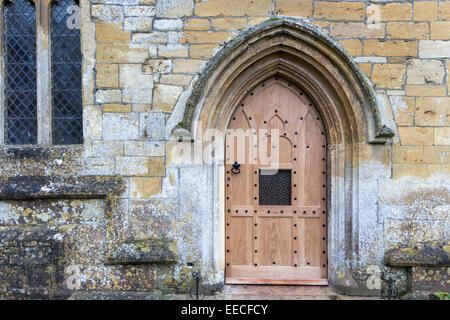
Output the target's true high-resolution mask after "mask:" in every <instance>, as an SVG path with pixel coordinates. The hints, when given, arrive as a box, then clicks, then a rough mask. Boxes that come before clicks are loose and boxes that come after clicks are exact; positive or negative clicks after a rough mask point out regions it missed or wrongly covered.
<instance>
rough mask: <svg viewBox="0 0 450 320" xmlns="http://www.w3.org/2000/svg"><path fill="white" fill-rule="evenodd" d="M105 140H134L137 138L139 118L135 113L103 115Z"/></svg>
mask: <svg viewBox="0 0 450 320" xmlns="http://www.w3.org/2000/svg"><path fill="white" fill-rule="evenodd" d="M103 138H104V139H105V140H134V139H138V138H139V116H138V114H136V113H105V114H103Z"/></svg>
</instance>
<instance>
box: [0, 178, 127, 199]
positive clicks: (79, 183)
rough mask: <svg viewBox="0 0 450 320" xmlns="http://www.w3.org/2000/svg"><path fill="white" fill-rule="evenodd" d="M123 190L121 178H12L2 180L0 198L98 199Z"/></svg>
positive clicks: (0, 180)
mask: <svg viewBox="0 0 450 320" xmlns="http://www.w3.org/2000/svg"><path fill="white" fill-rule="evenodd" d="M122 189H123V182H122V179H121V178H119V177H105V176H85V177H76V178H74V177H68V178H63V177H44V176H24V177H12V178H3V179H0V200H3V201H4V200H33V199H95V198H106V197H108V196H113V195H118V194H119V193H120V192H121V191H122Z"/></svg>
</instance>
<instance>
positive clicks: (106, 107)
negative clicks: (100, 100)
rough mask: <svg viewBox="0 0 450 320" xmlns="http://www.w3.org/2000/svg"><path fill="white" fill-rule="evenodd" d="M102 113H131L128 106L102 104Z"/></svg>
mask: <svg viewBox="0 0 450 320" xmlns="http://www.w3.org/2000/svg"><path fill="white" fill-rule="evenodd" d="M102 107H103V112H131V105H130V104H121V103H110V104H104V105H103V106H102Z"/></svg>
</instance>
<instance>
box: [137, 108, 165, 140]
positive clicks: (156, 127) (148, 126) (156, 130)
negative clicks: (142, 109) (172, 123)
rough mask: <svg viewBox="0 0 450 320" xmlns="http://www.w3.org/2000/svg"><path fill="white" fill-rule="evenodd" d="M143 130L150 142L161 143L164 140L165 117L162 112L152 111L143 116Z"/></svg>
mask: <svg viewBox="0 0 450 320" xmlns="http://www.w3.org/2000/svg"><path fill="white" fill-rule="evenodd" d="M142 122H143V125H144V130H145V132H146V135H147V138H148V139H149V140H151V141H161V140H164V138H165V135H164V133H165V127H166V116H165V114H164V113H163V112H155V111H152V112H150V113H148V114H146V115H145V116H144V119H143V121H142Z"/></svg>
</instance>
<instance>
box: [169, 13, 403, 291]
mask: <svg viewBox="0 0 450 320" xmlns="http://www.w3.org/2000/svg"><path fill="white" fill-rule="evenodd" d="M275 76H279V77H282V78H284V79H286V80H287V81H289V82H290V83H292V84H294V85H295V86H297V87H299V88H301V90H302V92H304V93H305V94H306V95H308V97H309V98H310V99H311V100H312V101H313V103H314V106H315V107H316V108H317V111H318V112H319V113H320V114H321V117H322V119H323V122H324V125H325V128H326V131H327V139H328V155H327V185H328V188H327V207H328V211H327V212H328V214H327V219H328V224H327V225H328V227H327V234H328V237H327V239H328V240H327V247H328V250H327V254H328V281H329V284H330V285H331V286H333V287H334V288H341V289H342V290H341V291H342V292H350V291H351V290H352V289H353V290H354V289H355V288H357V287H359V282H358V281H359V280H357V279H358V278H359V277H358V272H359V271H358V270H359V268H360V266H361V263H362V264H364V263H365V259H366V258H365V257H366V254H365V252H363V251H362V250H364V249H361V248H362V247H363V246H360V240H359V234H360V231H361V230H363V229H364V228H363V227H361V226H362V225H361V226H360V222H359V221H361V219H360V217H361V216H363V215H364V214H365V212H360V208H361V209H362V207H361V199H360V198H361V197H360V196H359V195H360V193H361V192H360V189H361V188H362V186H363V185H364V180H363V179H364V178H363V175H360V169H359V168H360V167H359V165H360V164H361V161H362V160H361V159H362V157H364V152H361V148H385V146H384V145H385V144H387V143H389V142H390V139H391V138H392V137H393V135H394V133H393V131H392V130H391V129H390V128H388V127H387V126H386V124H387V123H392V119H384V118H383V115H384V113H382V112H381V111H383V110H384V109H382V108H383V106H378V105H377V103H378V102H377V98H376V95H375V92H374V90H373V86H372V85H371V83H370V81H369V80H368V79H367V77H366V76H365V74H364V73H363V72H362V71H361V70H360V69H359V67H358V66H357V64H356V63H355V62H354V61H353V60H352V58H351V57H350V56H349V55H348V54H347V53H346V52H345V51H344V49H343V48H342V47H341V46H340V44H339V43H337V42H336V41H334V40H333V39H331V38H330V37H328V36H327V35H326V34H324V33H323V32H322V31H321V29H319V28H318V27H316V26H314V25H312V24H311V23H310V22H308V21H305V20H301V19H291V18H283V19H272V20H269V21H266V22H264V23H262V24H261V25H259V26H256V27H254V28H251V29H248V30H246V31H243V32H242V33H241V34H240V35H238V36H237V37H236V38H234V39H232V40H230V41H229V42H228V43H227V44H226V45H225V46H224V47H223V48H222V49H221V50H220V51H219V52H218V53H217V54H216V55H215V56H214V57H213V58H212V59H211V60H210V62H209V63H208V64H207V65H206V66H205V67H204V68H203V69H202V70H201V72H200V74H199V76H198V79H197V80H196V81H195V83H193V84H192V87H191V89H190V90H188V91H186V92H185V93H184V95H185V96H184V97H183V98H181V99H180V101H179V102H178V104H177V106H175V109H174V112H173V113H172V115H171V119H169V121H168V133H169V132H171V133H172V137H173V138H175V137H178V138H180V137H183V138H185V137H186V138H191V139H192V141H202V140H203V139H202V136H201V135H202V133H203V132H206V131H207V130H208V129H218V130H222V131H223V132H224V131H225V130H226V129H227V128H228V124H229V121H230V119H231V117H232V114H233V112H234V110H235V108H236V107H237V106H238V105H240V103H241V101H242V99H243V98H244V97H245V96H246V94H247V93H249V91H250V90H252V89H254V88H255V87H256V86H258V85H259V84H262V82H264V81H266V80H268V79H270V78H272V77H275ZM187 95H189V96H187ZM183 112H184V114H183ZM177 124H178V126H177ZM174 127H175V128H174ZM171 128H174V130H171ZM169 135H170V134H169ZM369 144H375V145H372V146H371V147H370V146H369ZM380 144H381V145H380ZM376 163H377V162H376V161H369V162H368V164H367V166H370V165H372V164H376ZM203 166H204V170H206V171H208V172H210V173H211V177H212V178H211V179H209V180H208V181H206V182H204V183H203V184H202V186H200V185H199V188H200V187H204V188H207V189H208V192H209V193H211V192H212V193H213V197H212V199H215V200H214V201H215V202H214V203H213V204H211V206H212V208H214V210H213V217H214V221H218V222H220V221H223V220H224V217H225V206H224V205H223V203H224V202H223V199H224V197H225V195H224V191H223V188H221V187H220V181H221V179H223V177H224V176H225V171H224V170H223V167H221V166H212V167H211V166H210V167H208V165H207V164H204V165H203ZM386 168H387V167H386ZM210 169H211V170H210ZM366 169H367V168H366ZM386 170H388V169H386ZM371 171H373V170H371ZM388 171H389V170H388ZM373 172H374V171H373ZM221 177H222V178H221ZM199 206H200V204H199ZM205 210H206V209H205ZM208 210H210V209H208ZM363 211H364V210H363ZM209 212H210V211H209ZM360 227H361V228H360ZM360 229H361V230H360ZM224 230H225V228H224V227H223V228H222V227H221V226H220V223H219V224H218V225H217V229H216V230H215V232H214V234H215V235H216V238H217V244H215V245H214V246H215V248H216V250H217V251H216V252H215V253H214V256H215V257H218V270H224V265H225V264H224V261H225V258H224V252H225V248H224V245H223V242H221V241H222V240H221V239H222V238H223V235H224ZM342 274H345V275H349V277H350V279H349V278H348V277H347V276H345V277H342Z"/></svg>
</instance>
